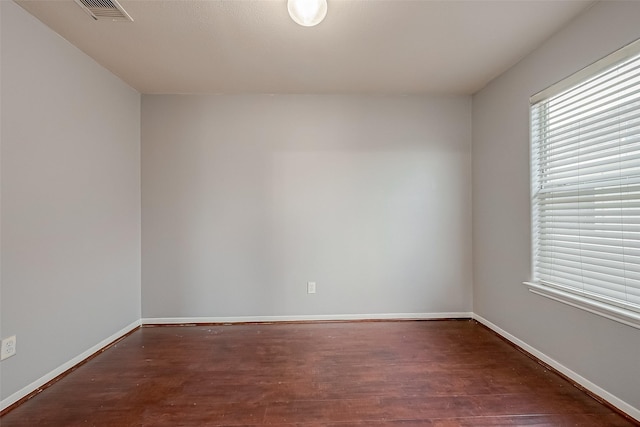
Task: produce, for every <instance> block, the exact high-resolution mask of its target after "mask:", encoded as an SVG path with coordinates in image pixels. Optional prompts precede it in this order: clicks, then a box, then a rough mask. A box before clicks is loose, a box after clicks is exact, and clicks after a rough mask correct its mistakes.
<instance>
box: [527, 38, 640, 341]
mask: <svg viewBox="0 0 640 427" xmlns="http://www.w3.org/2000/svg"><path fill="white" fill-rule="evenodd" d="M638 54H640V39H638V40H636V41H634V42H632V43H629V44H628V45H626V46H624V47H622V48H621V49H619V50H617V51H615V52H613V53H611V54H609V55H607V56H606V57H604V58H602V59H600V60H598V61H596V62H595V63H593V64H591V65H588V66H587V67H585V68H583V69H581V70H579V71H578V72H576V73H574V74H572V75H570V76H568V77H566V78H564V79H562V80H561V81H559V82H557V83H555V84H553V85H551V86H550V87H548V88H546V89H544V90H542V91H540V92H538V93H536V94H535V95H533V96H531V98H530V99H529V149H530V162H529V166H530V170H529V178H530V180H531V181H530V183H531V185H530V189H531V190H530V191H531V205H530V213H531V221H530V224H531V232H530V233H531V234H530V235H531V248H532V250H531V277H532V278H533V279H532V280H529V281H526V282H524V285H525V286H526V287H527V288H528V290H529V291H530V292H532V293H534V294H536V295H540V296H543V297H546V298H549V299H552V300H555V301H558V302H561V303H563V304H566V305H570V306H572V307H576V308H579V309H581V310H585V311H588V312H590V313H593V314H596V315H599V316H602V317H605V318H607V319H610V320H614V321H616V322H619V323H622V324H625V325H628V326H631V327H633V328H638V329H640V305H639V306H637V307H636V304H634V303H624V304H621V303H620V302H619V300H617V299H615V298H609V297H607V296H605V295H600V294H595V293H592V292H589V291H584V290H581V291H580V290H576V289H574V288H572V287H569V286H566V287H565V286H562V285H560V284H554V283H549V282H544V281H541V280H536V278H535V274H536V273H535V265H536V239H537V236H536V234H535V233H536V231H535V230H536V221H537V219H536V216H537V214H536V212H535V210H536V201H535V198H536V197H537V196H536V189H535V183H536V182H537V177H538V170H537V169H536V168H535V164H534V153H533V150H534V138H533V126H534V125H533V123H532V116H533V109H534V107H536V106H537V104H539V103H540V102H543V101H545V100H548V99H551V98H553V97H554V96H556V95H559V94H561V93H562V92H564V91H566V90H568V89H570V88H573V87H576V86H578V85H580V84H581V83H583V82H584V81H586V80H588V79H590V78H593V77H595V76H597V75H598V74H600V73H601V72H603V71H605V70H607V69H609V68H611V67H613V66H615V65H616V64H618V63H620V62H622V61H624V60H626V59H629V58H631V57H634V56H637V55H638Z"/></svg>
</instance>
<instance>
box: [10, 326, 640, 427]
mask: <svg viewBox="0 0 640 427" xmlns="http://www.w3.org/2000/svg"><path fill="white" fill-rule="evenodd" d="M0 424H1V425H2V426H3V427H14V426H36V425H37V426H67V425H71V426H75V425H99V426H140V425H143V426H201V425H227V426H261V425H282V426H305V427H311V426H341V427H348V426H382V425H390V426H395V425H397V426H441V427H445V426H479V425H482V426H505V425H510V426H519V425H522V426H544V425H549V426H564V425H566V426H569V425H571V426H574V425H580V426H605V425H606V426H614V427H618V426H620V427H622V426H633V425H639V424H636V423H634V422H632V421H631V420H629V419H626V418H625V417H623V416H621V415H619V414H617V413H615V412H614V411H612V410H611V409H610V408H608V407H606V406H604V405H602V404H600V403H599V402H597V401H596V400H595V399H593V398H591V397H590V396H588V395H587V394H586V393H584V392H583V391H581V390H579V389H578V388H576V387H574V386H573V385H571V384H570V383H569V382H567V381H566V380H565V379H564V378H562V377H560V376H559V375H557V374H555V373H554V372H552V371H550V370H548V369H546V368H545V367H544V366H541V365H540V364H538V363H537V362H536V361H534V360H532V359H530V358H529V357H527V356H526V355H525V354H523V353H522V352H520V351H518V350H516V349H515V348H514V347H513V346H511V345H509V344H508V343H506V342H505V341H503V340H502V339H500V338H499V337H497V336H496V335H495V334H493V333H492V332H491V331H489V330H488V329H486V328H485V327H483V326H482V325H479V324H477V323H476V322H474V321H407V322H370V323H367V322H345V323H337V322H332V323H309V324H301V323H288V324H244V325H229V326H223V325H215V326H214V325H200V326H180V327H153V328H141V329H139V330H137V331H135V332H134V333H132V334H131V335H130V336H128V337H127V338H126V339H124V340H122V341H120V342H118V343H117V344H116V345H114V346H113V347H111V348H109V349H107V350H105V351H104V352H102V353H101V354H100V355H99V356H97V357H95V358H93V359H92V360H90V361H88V362H87V363H86V364H84V365H82V366H80V367H79V368H78V369H76V370H74V371H73V372H71V373H70V374H69V375H67V376H66V377H64V378H62V379H61V380H60V381H58V382H57V383H55V384H54V385H53V386H51V387H49V388H48V389H46V390H45V391H43V392H42V393H40V394H38V395H36V396H35V397H34V398H32V399H30V400H28V401H26V402H25V403H23V404H22V405H20V406H18V407H17V408H15V409H13V410H12V411H10V412H9V413H7V414H6V415H4V416H3V417H2V418H0Z"/></svg>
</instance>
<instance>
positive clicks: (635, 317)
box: [524, 282, 640, 329]
mask: <svg viewBox="0 0 640 427" xmlns="http://www.w3.org/2000/svg"><path fill="white" fill-rule="evenodd" d="M524 285H525V286H527V287H528V288H529V291H530V292H533V293H534V294H536V295H540V296H543V297H546V298H550V299H552V300H555V301H558V302H561V303H563V304H567V305H570V306H572V307H576V308H579V309H581V310H585V311H588V312H590V313H593V314H597V315H598V316H602V317H606V318H607V319H610V320H613V321H616V322H619V323H622V324H625V325H627V326H631V327H633V328H637V329H640V313H638V312H636V311H633V310H629V309H626V308H623V307H617V306H613V305H610V304H606V303H603V302H600V301H596V300H592V299H590V298H586V297H584V296H581V295H578V294H574V293H572V292H568V291H565V290H562V289H558V288H554V287H550V286H547V285H543V284H540V283H533V282H524Z"/></svg>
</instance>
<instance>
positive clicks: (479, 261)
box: [473, 2, 640, 408]
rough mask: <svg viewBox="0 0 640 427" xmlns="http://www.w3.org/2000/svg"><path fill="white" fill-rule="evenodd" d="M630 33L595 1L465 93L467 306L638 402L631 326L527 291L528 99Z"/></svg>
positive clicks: (636, 18) (634, 21) (618, 13)
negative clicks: (469, 194)
mask: <svg viewBox="0 0 640 427" xmlns="http://www.w3.org/2000/svg"><path fill="white" fill-rule="evenodd" d="M638 37H640V2H599V3H597V4H596V5H595V6H593V7H592V8H591V9H589V10H588V11H586V12H585V13H584V14H582V15H581V16H580V17H579V18H577V19H576V20H574V21H573V22H572V23H570V25H568V26H567V27H566V28H565V29H564V30H563V31H562V32H560V33H558V34H556V35H555V36H554V37H553V38H551V39H550V40H548V41H547V42H546V43H545V44H544V45H543V46H541V47H540V48H539V49H538V50H537V51H535V52H534V53H533V54H531V55H529V56H528V57H526V58H525V59H524V60H522V61H521V62H520V63H519V64H518V65H516V66H515V67H514V68H512V69H511V70H509V71H508V72H506V73H505V74H503V75H502V76H500V77H499V78H497V79H496V80H494V81H493V82H492V83H491V84H490V85H489V86H487V87H486V88H485V89H484V90H482V91H481V92H479V93H477V94H476V95H475V96H474V98H473V257H474V260H473V265H474V268H473V273H474V276H473V278H474V312H475V313H477V314H479V315H480V316H483V317H484V318H486V319H488V320H489V321H491V322H493V323H494V324H496V325H497V326H499V327H500V328H502V329H504V330H505V331H507V332H508V333H510V334H512V335H514V336H516V337H518V338H519V339H521V340H522V341H524V342H526V343H528V344H529V345H531V346H533V347H535V348H536V349H538V350H540V351H542V352H543V353H545V354H546V355H548V356H549V357H551V358H552V359H555V360H556V361H558V362H559V363H561V364H563V365H564V366H566V367H567V368H569V369H570V370H572V371H574V372H575V373H577V374H578V375H581V376H582V377H584V378H586V379H587V380H589V381H591V382H593V383H595V384H596V385H597V386H599V387H601V388H603V389H604V390H606V391H608V392H610V393H611V394H613V395H614V396H616V397H618V398H620V399H622V400H623V401H625V402H627V403H628V404H630V405H632V406H633V407H635V408H640V364H639V363H638V360H639V359H638V355H640V330H638V329H634V328H631V327H629V326H625V325H622V324H619V323H615V322H613V321H611V320H607V319H605V318H602V317H599V316H596V315H594V314H591V313H587V312H585V311H581V310H579V309H577V308H573V307H570V306H567V305H563V304H561V303H558V302H556V301H552V300H549V299H546V298H544V297H540V296H537V295H534V294H532V293H530V292H529V291H528V290H527V288H526V287H525V286H524V285H522V282H523V281H526V280H529V279H530V277H531V261H530V259H531V238H530V186H529V183H530V180H529V134H528V132H529V129H528V127H529V116H528V114H529V97H530V96H531V95H533V94H534V93H536V92H538V91H540V90H542V89H544V88H546V87H548V86H550V85H551V84H552V83H555V82H556V81H558V80H561V79H562V78H564V77H566V76H568V75H570V74H572V73H573V72H575V71H578V70H579V69H581V68H583V67H585V66H586V65H588V64H590V63H592V62H594V61H596V60H598V59H599V58H601V57H603V56H605V55H607V54H608V53H610V52H612V51H614V50H616V49H618V48H620V47H622V46H623V45H625V44H627V43H629V42H631V41H633V40H634V39H636V38H638Z"/></svg>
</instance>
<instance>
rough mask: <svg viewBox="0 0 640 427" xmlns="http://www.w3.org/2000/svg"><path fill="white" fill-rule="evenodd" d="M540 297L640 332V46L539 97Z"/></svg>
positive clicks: (535, 189)
mask: <svg viewBox="0 0 640 427" xmlns="http://www.w3.org/2000/svg"><path fill="white" fill-rule="evenodd" d="M530 113H531V117H530V119H531V149H532V151H531V179H532V181H531V182H532V240H533V282H532V283H527V285H528V286H529V289H530V290H531V291H532V292H535V293H538V294H541V295H544V296H547V297H549V298H553V299H556V300H559V301H561V302H564V303H567V304H570V305H573V306H577V307H580V308H583V309H585V310H588V311H591V312H594V313H597V314H600V315H603V316H605V317H608V318H610V319H613V320H616V321H619V322H622V323H625V324H628V325H630V326H634V327H637V328H640V41H638V42H635V43H632V44H631V45H628V46H626V47H625V48H623V49H621V50H620V51H618V52H615V53H614V54H612V55H610V56H608V57H606V58H604V59H602V60H601V61H598V62H597V63H595V64H593V65H591V66H589V67H587V68H585V69H583V70H581V71H580V72H578V73H577V74H575V75H573V76H571V77H569V78H567V79H565V80H563V81H561V82H559V83H557V84H556V85H554V86H552V87H550V88H549V89H546V90H545V91H543V92H541V93H539V94H537V95H535V96H534V97H532V98H531V110H530Z"/></svg>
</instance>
